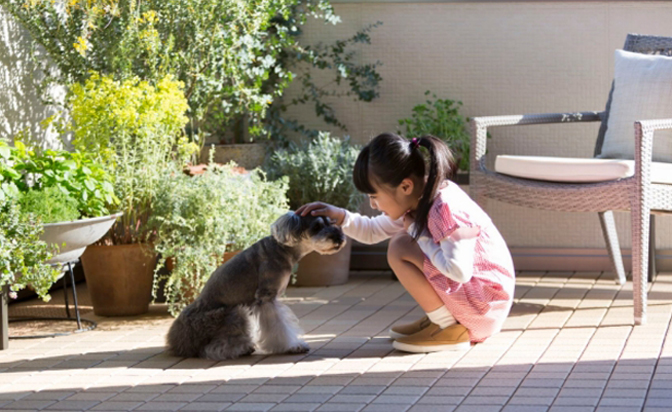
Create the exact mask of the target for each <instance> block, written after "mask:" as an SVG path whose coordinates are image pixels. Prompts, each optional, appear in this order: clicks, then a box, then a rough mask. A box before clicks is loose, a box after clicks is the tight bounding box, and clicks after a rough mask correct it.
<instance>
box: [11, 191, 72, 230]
mask: <svg viewBox="0 0 672 412" xmlns="http://www.w3.org/2000/svg"><path fill="white" fill-rule="evenodd" d="M19 205H21V210H22V211H23V212H24V213H33V214H35V215H37V216H39V217H40V218H41V220H42V222H43V223H54V222H67V221H70V220H77V219H78V218H79V210H78V208H77V206H78V202H77V200H75V199H73V198H72V197H70V196H68V195H67V194H65V193H63V192H62V191H61V190H59V189H58V188H56V187H53V186H52V187H47V188H46V189H44V190H29V191H27V192H26V193H23V194H22V195H21V198H20V200H19Z"/></svg>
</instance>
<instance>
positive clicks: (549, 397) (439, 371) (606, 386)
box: [0, 272, 672, 412]
mask: <svg viewBox="0 0 672 412" xmlns="http://www.w3.org/2000/svg"><path fill="white" fill-rule="evenodd" d="M79 289H80V288H78V290H79ZM81 289H82V290H83V291H80V294H85V288H81ZM631 298H632V292H631V283H628V284H626V285H625V286H623V287H621V286H617V285H615V283H614V281H613V278H612V276H611V275H610V274H607V273H584V272H581V273H572V272H568V273H557V272H555V273H544V272H522V273H519V274H518V277H517V287H516V302H515V305H514V307H513V310H512V313H511V315H510V317H509V319H508V320H507V323H506V325H505V328H504V330H503V331H502V332H501V333H500V334H499V335H497V336H495V337H493V338H491V339H489V340H488V341H487V342H485V343H482V344H478V345H475V346H472V348H471V349H470V350H468V351H466V352H457V353H456V352H443V353H433V354H408V353H402V352H398V351H395V350H393V349H392V345H391V340H390V339H389V338H388V336H387V330H388V329H389V327H390V326H391V325H392V324H394V323H396V322H405V321H412V320H415V319H417V318H418V317H420V316H421V315H422V313H421V311H420V309H419V308H418V307H417V306H416V305H415V304H414V302H413V300H412V299H411V298H410V297H409V296H408V294H406V293H405V291H404V290H403V288H402V287H401V285H400V284H399V283H398V282H396V281H394V280H393V279H392V276H391V274H390V273H382V274H381V273H366V272H363V273H353V274H352V275H351V277H350V281H349V282H348V283H347V284H345V285H342V286H335V287H325V288H290V289H288V292H287V297H286V298H284V301H285V302H286V303H288V304H289V305H290V306H291V308H292V309H293V310H294V311H295V312H296V313H297V315H298V316H299V318H300V320H301V324H302V326H303V328H304V329H305V330H306V335H305V337H306V340H307V341H308V342H309V343H310V345H311V348H312V349H311V351H310V353H308V354H305V355H292V356H287V355H285V356H250V357H245V358H242V359H238V360H235V361H226V362H213V361H207V360H202V359H181V358H175V357H171V356H168V355H166V354H165V353H164V348H163V339H164V335H165V333H166V331H167V328H168V327H169V325H170V322H171V318H170V317H169V316H168V315H167V314H166V311H165V307H164V306H162V305H155V306H153V308H152V312H151V313H150V314H148V315H146V316H143V317H140V318H136V319H109V318H108V319H103V318H96V317H95V316H94V315H93V314H92V313H90V314H87V315H86V317H89V318H93V319H95V320H98V321H99V322H100V324H99V327H98V328H97V329H96V330H94V331H90V332H85V333H79V334H73V335H69V336H63V337H57V338H47V339H38V340H12V341H10V349H9V350H5V351H2V352H0V410H3V411H9V410H21V411H25V410H68V411H84V410H91V411H130V410H134V411H135V410H137V411H146V410H154V411H176V410H182V411H220V410H227V411H301V412H305V411H347V412H352V411H367V412H369V411H385V412H395V411H414V412H415V411H460V412H463V411H479V412H480V411H484V412H489V411H507V412H509V411H515V412H536V411H552V412H562V411H568V412H569V411H572V412H574V411H576V412H582V411H595V410H597V411H605V412H607V411H609V412H612V411H613V412H621V411H622V412H626V411H628V412H629V411H642V410H644V411H651V412H653V411H670V410H672V344H670V341H667V339H666V338H667V337H668V334H669V333H670V330H669V326H670V317H671V315H672V273H660V274H659V275H658V277H657V278H656V281H655V282H654V283H653V285H652V287H651V291H650V293H649V298H650V301H649V307H648V314H649V315H648V318H649V322H648V325H646V326H639V327H633V321H632V320H633V314H632V301H631ZM10 332H11V328H10Z"/></svg>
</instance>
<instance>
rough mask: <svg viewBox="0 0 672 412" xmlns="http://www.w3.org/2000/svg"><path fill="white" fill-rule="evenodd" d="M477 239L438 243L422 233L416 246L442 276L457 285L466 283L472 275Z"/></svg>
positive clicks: (446, 240) (444, 240)
mask: <svg viewBox="0 0 672 412" xmlns="http://www.w3.org/2000/svg"><path fill="white" fill-rule="evenodd" d="M476 239H477V237H472V238H468V239H460V240H458V241H455V240H453V239H451V238H450V237H448V238H445V239H443V240H442V241H441V242H439V243H435V242H434V240H433V239H432V238H431V237H430V236H427V232H424V233H423V234H422V235H421V236H420V237H419V238H418V246H420V249H422V252H423V253H424V254H425V255H426V256H427V258H428V259H429V261H430V262H432V265H434V266H435V267H436V268H437V269H438V270H439V271H440V272H441V273H442V274H443V275H445V276H446V277H447V278H450V279H452V280H454V281H455V282H458V283H466V282H468V281H469V280H470V279H471V277H472V276H473V274H474V249H475V248H476Z"/></svg>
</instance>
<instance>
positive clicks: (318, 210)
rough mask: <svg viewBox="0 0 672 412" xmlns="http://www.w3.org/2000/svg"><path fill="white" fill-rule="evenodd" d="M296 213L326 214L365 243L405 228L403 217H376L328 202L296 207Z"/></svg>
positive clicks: (377, 240)
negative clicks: (396, 218) (350, 210)
mask: <svg viewBox="0 0 672 412" xmlns="http://www.w3.org/2000/svg"><path fill="white" fill-rule="evenodd" d="M294 213H296V214H299V215H301V216H305V215H307V214H308V213H312V214H313V215H314V216H326V217H329V218H330V219H332V220H333V221H334V222H335V223H336V224H337V225H339V226H341V227H342V228H343V232H344V233H345V234H346V235H348V236H349V237H351V238H353V239H355V240H356V241H358V242H361V243H365V244H373V243H379V242H382V241H383V240H386V239H389V238H391V237H392V236H393V235H394V234H395V233H398V232H400V231H402V230H404V223H403V219H399V220H396V221H393V220H392V219H390V218H389V217H387V216H385V215H379V216H376V217H369V216H362V215H360V214H359V213H351V212H349V211H347V210H345V209H341V208H340V207H336V206H333V205H330V204H327V203H322V202H313V203H308V204H305V205H303V206H301V207H300V208H298V209H296V212H294Z"/></svg>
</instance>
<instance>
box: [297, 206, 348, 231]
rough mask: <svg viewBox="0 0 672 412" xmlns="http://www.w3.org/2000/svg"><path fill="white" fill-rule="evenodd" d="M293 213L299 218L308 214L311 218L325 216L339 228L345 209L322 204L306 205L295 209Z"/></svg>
mask: <svg viewBox="0 0 672 412" xmlns="http://www.w3.org/2000/svg"><path fill="white" fill-rule="evenodd" d="M294 213H295V214H297V215H301V216H306V215H307V214H308V213H310V214H311V215H312V216H326V217H328V218H329V219H331V220H332V221H333V222H334V223H335V224H337V225H338V226H341V225H342V224H343V221H344V220H345V209H341V208H340V207H336V206H332V205H330V204H328V203H322V202H313V203H307V204H305V205H303V206H301V207H300V208H298V209H296V211H295V212H294Z"/></svg>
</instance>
